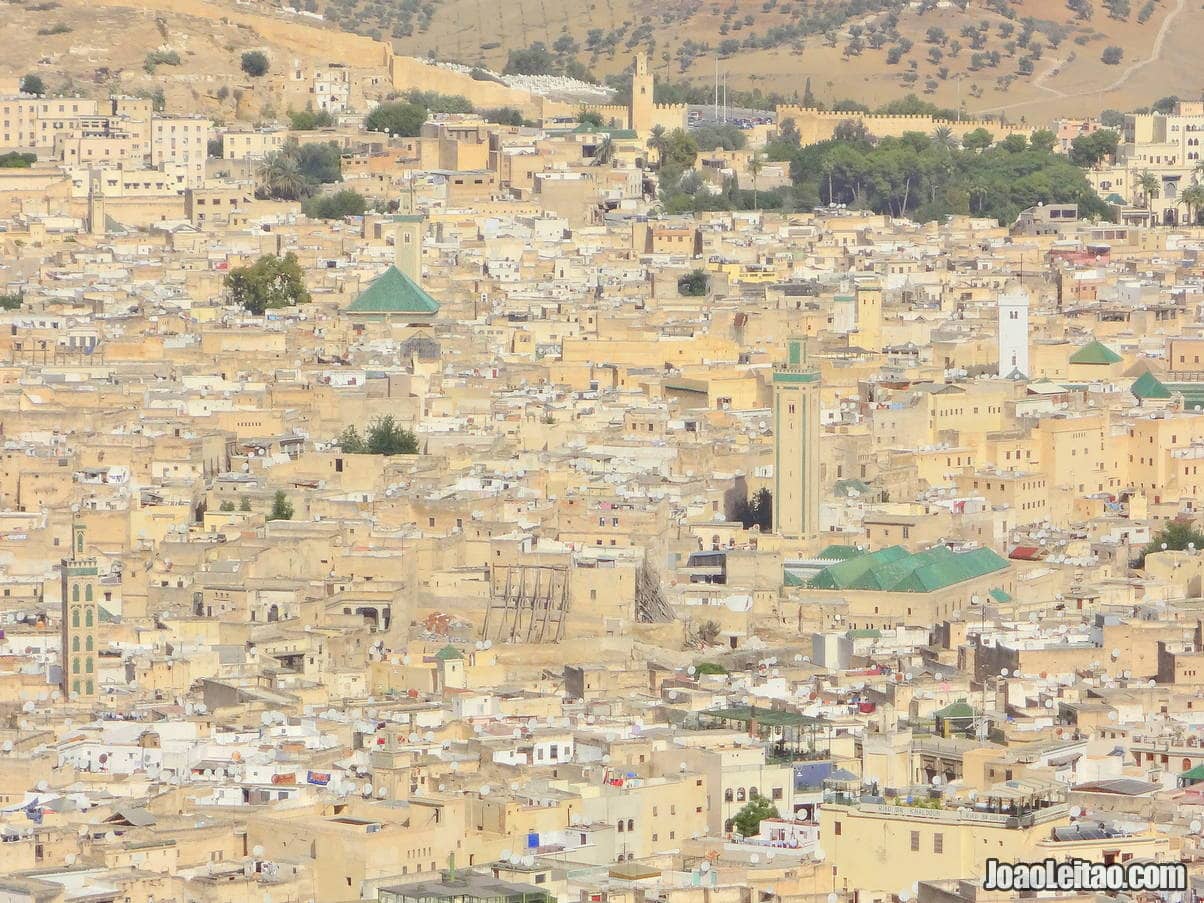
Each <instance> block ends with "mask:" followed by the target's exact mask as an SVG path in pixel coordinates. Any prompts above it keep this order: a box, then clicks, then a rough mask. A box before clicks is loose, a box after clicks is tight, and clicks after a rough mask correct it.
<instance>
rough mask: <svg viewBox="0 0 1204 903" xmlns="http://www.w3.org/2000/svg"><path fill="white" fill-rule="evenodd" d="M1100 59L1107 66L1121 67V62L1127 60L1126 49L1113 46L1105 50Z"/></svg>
mask: <svg viewBox="0 0 1204 903" xmlns="http://www.w3.org/2000/svg"><path fill="white" fill-rule="evenodd" d="M1099 58H1100V60H1101V62H1103V63H1104V64H1105V65H1107V66H1119V65H1120V61H1121V60H1123V59H1124V58H1125V49H1124V48H1123V47H1118V46H1117V45H1115V44H1112V45H1110V46H1108V47H1105V48H1104V52H1103V53H1101V54H1100V57H1099Z"/></svg>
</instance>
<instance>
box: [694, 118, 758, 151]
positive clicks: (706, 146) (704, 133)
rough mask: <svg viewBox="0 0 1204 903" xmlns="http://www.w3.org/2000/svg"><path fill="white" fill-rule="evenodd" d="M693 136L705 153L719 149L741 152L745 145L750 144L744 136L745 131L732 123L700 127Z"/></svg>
mask: <svg viewBox="0 0 1204 903" xmlns="http://www.w3.org/2000/svg"><path fill="white" fill-rule="evenodd" d="M691 134H692V136H693V138H694V143H695V144H697V145H698V149H699V150H704V151H709V150H715V149H717V148H721V149H722V150H729V151H732V150H741V149H742V148H743V147H744V145H746V144H748V136H746V135H745V134H744V131H743V130H742V129H739V128H737V127H736V126H734V125H731V124H730V123H720V124H719V125H704V126H700V127H699V128H696V129H694V131H693V132H692V133H691Z"/></svg>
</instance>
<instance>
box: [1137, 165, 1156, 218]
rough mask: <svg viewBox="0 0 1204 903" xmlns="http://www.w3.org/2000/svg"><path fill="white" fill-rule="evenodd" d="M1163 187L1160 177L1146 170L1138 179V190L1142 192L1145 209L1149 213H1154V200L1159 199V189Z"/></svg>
mask: <svg viewBox="0 0 1204 903" xmlns="http://www.w3.org/2000/svg"><path fill="white" fill-rule="evenodd" d="M1161 186H1162V183H1161V182H1160V181H1159V179H1158V177H1157V176H1156V175H1154V174H1153V173H1152V172H1150V171H1149V170H1148V169H1147V170H1145V172H1143V173H1142V174H1141V175H1139V176H1138V177H1137V188H1138V190H1140V191H1141V197H1142V199H1143V200H1144V201H1145V209H1146V212H1147V213H1151V212H1153V209H1154V198H1156V197H1158V189H1159V188H1160V187H1161Z"/></svg>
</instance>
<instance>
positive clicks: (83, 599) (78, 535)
mask: <svg viewBox="0 0 1204 903" xmlns="http://www.w3.org/2000/svg"><path fill="white" fill-rule="evenodd" d="M61 564H62V593H63V601H62V606H63V610H62V618H63V629H62V643H63V648H62V655H61V656H60V657H61V659H62V665H63V683H62V688H63V695H64V696H66V697H67V698H68V699H87V698H90V697H92V696H95V695H96V687H97V680H98V677H99V675H98V674H97V673H96V651H97V650H96V628H97V626H98V624H99V622H100V617H99V613H100V609H99V607H98V605H97V602H98V597H99V592H98V582H97V573H98V572H97V567H96V559H95V558H85V557H84V525H83V524H81V523H80V522H79V521H76V522H75V523H73V524H72V527H71V557H70V558H64V559H63V560H62V563H61Z"/></svg>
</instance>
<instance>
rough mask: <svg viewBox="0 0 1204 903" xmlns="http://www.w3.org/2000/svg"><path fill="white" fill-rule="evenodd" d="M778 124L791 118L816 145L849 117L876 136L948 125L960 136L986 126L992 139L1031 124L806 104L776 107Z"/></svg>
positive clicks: (1027, 129) (802, 136)
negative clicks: (898, 113)
mask: <svg viewBox="0 0 1204 903" xmlns="http://www.w3.org/2000/svg"><path fill="white" fill-rule="evenodd" d="M777 114H778V123H779V124H780V123H782V122H784V121H785V120H787V119H793V120H794V125H795V127H796V128H797V129H798V132H799V137H800V140H801V142H802V143H803V144H804V145H807V144H818V143H820V142H821V141H827V140H829V139H830V138H831V137H832V135H833V134H834V133H835V131H836V127H837V126H838V125H840V124H841V123H842V122H848V121H849V120H850V119H851V120H854V121H857V122H861V123H863V124H864V125H865V127H866V128H867V129H868V130H869V132H870V134H871V135H873V136H875V137H877V138H887V137H891V138H898V137H900V136H902V135H903V133H904V132H923V133H924V134H931V133H932V131H933V130H934V129H938V128H941V127H942V126H945V127H948V128H949V130H950V131H951V132H953V134H954V135H956V136H957V137H959V138H961V137H963V136H965V135H966V133H968V132H972V131H974V130H975V129H986V130H987V131H988V132H990V133H991V134H992V135H994V136H995V137H996V138H1004V137H1007V136H1008V135H1028V134H1030V133H1031V132H1032V131H1033V130H1032V128H1031V127H1026V126H1020V125H1000V124H999V123H998V122H991V121H988V120H984V119H963V120H962V121H961V122H957V121H953V120H946V119H935V118H933V117H932V116H885V115H882V114H878V113H857V112H836V111H832V110H815V109H811V108H809V107H800V106H793V105H782V106H779V107H778V109H777Z"/></svg>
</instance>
